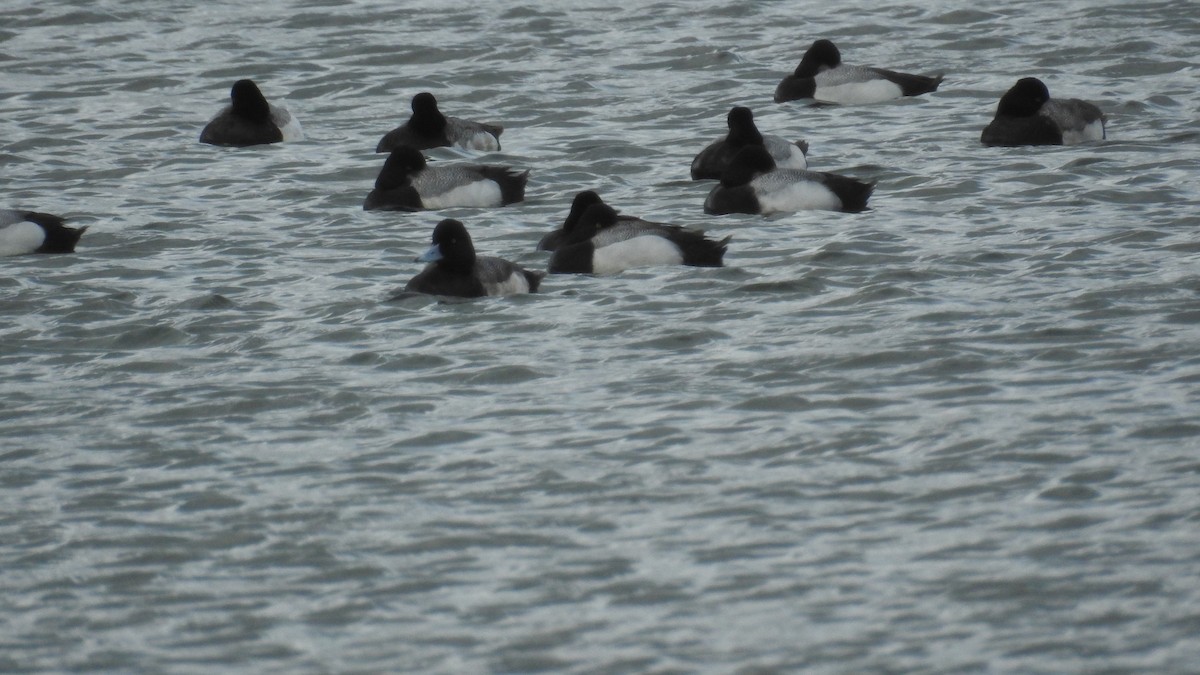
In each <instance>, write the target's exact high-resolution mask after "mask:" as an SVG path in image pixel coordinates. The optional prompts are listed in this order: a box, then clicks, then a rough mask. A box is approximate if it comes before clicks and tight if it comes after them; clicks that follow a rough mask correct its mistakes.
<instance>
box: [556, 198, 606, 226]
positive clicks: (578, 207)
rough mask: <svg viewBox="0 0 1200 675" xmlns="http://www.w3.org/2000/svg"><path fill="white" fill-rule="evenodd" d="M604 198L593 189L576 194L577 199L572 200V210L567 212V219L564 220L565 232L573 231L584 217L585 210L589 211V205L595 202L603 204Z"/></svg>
mask: <svg viewBox="0 0 1200 675" xmlns="http://www.w3.org/2000/svg"><path fill="white" fill-rule="evenodd" d="M603 203H604V200H603V199H601V198H600V195H598V194H596V193H595V192H594V191H592V190H584V191H583V192H579V193H577V194H576V195H575V199H573V200H571V210H570V211H569V212H568V213H567V219H566V220H564V221H563V226H562V229H563V232H571V231H572V230H574V229H575V226H576V225H578V224H579V219H580V218H581V217H583V212H584V211H587V209H588V207H589V206H591V205H593V204H603Z"/></svg>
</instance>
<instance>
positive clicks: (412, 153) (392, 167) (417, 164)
mask: <svg viewBox="0 0 1200 675" xmlns="http://www.w3.org/2000/svg"><path fill="white" fill-rule="evenodd" d="M424 168H425V155H422V154H421V151H420V150H417V149H415V148H413V147H411V146H408V145H401V146H399V147H397V148H396V149H394V150H392V152H391V154H389V155H388V158H387V159H386V160H385V161H384V162H383V168H382V169H380V170H379V176H378V177H377V178H376V179H375V189H376V190H391V189H392V188H396V187H400V186H401V185H404V184H405V183H407V182H408V180H409V176H410V175H412V174H414V173H416V172H418V171H420V170H421V169H424Z"/></svg>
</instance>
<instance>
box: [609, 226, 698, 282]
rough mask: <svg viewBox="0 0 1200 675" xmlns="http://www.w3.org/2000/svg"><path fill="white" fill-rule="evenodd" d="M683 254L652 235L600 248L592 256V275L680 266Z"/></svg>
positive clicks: (668, 243)
mask: <svg viewBox="0 0 1200 675" xmlns="http://www.w3.org/2000/svg"><path fill="white" fill-rule="evenodd" d="M682 264H683V254H682V253H681V252H680V251H679V247H678V246H676V245H675V244H673V243H671V241H670V240H668V239H664V238H662V237H656V236H653V235H643V236H641V237H634V238H633V239H626V240H625V241H619V242H617V243H615V244H609V245H608V246H602V247H600V248H598V249H596V251H595V252H594V253H593V254H592V273H593V274H616V273H618V272H622V271H624V270H628V269H633V268H635V267H654V266H656V265H682Z"/></svg>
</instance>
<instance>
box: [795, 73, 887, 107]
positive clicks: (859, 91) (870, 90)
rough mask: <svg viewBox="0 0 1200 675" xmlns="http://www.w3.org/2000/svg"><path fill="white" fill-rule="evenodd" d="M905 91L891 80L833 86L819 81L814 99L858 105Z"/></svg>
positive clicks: (877, 100)
mask: <svg viewBox="0 0 1200 675" xmlns="http://www.w3.org/2000/svg"><path fill="white" fill-rule="evenodd" d="M902 94H903V91H902V90H901V89H900V85H898V84H896V83H895V82H891V81H889V80H884V79H878V80H871V81H869V82H845V83H842V84H836V85H833V86H828V85H823V84H821V83H820V82H819V81H818V82H817V91H816V93H814V94H813V99H814V100H817V101H823V102H825V103H841V104H843V105H858V104H864V103H879V102H880V101H890V100H892V99H894V98H900V96H901V95H902Z"/></svg>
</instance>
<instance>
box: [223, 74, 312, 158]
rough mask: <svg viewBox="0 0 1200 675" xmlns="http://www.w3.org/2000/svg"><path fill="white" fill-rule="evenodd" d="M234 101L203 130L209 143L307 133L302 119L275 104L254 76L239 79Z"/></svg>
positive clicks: (255, 141) (292, 138)
mask: <svg viewBox="0 0 1200 675" xmlns="http://www.w3.org/2000/svg"><path fill="white" fill-rule="evenodd" d="M229 98H230V104H229V105H228V106H226V107H225V109H223V110H222V111H221V112H219V113H217V116H216V117H214V118H213V119H212V121H210V122H209V123H208V124H207V125H205V127H204V130H203V131H201V132H200V142H201V143H208V144H209V145H224V146H231V147H238V148H241V147H246V146H250V145H266V144H268V143H279V142H280V141H297V140H300V139H302V138H303V137H304V132H303V131H302V130H301V129H300V122H298V121H297V120H296V118H294V117H292V115H291V113H289V112H288V111H287V110H286V109H285V108H283V107H282V106H276V105H271V104H270V103H267V99H266V98H265V97H264V96H263V94H262V92H261V91H259V89H258V85H257V84H255V83H254V81H253V80H238V81H237V82H234V83H233V88H232V89H231V90H230V92H229Z"/></svg>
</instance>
